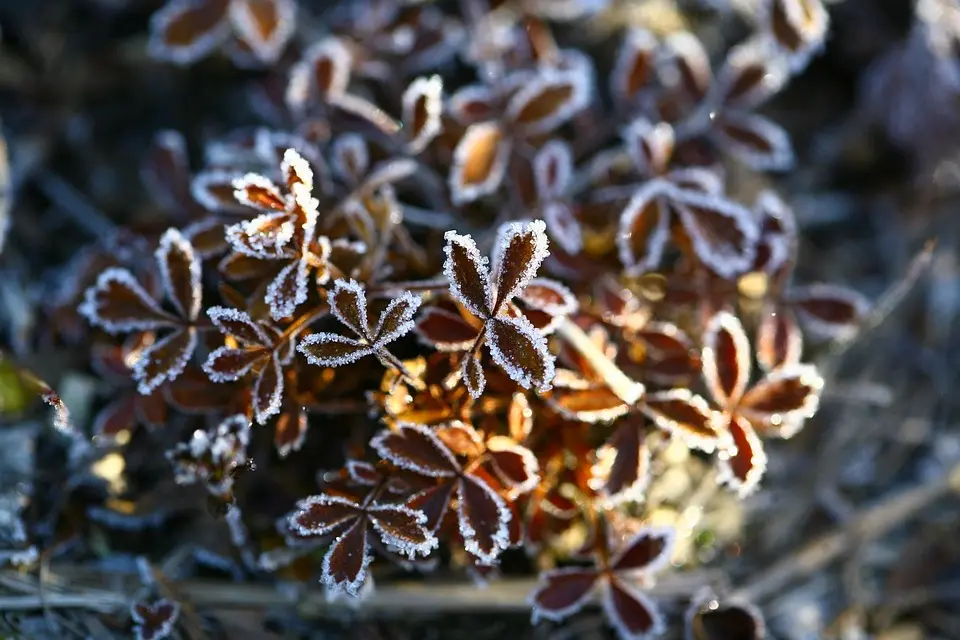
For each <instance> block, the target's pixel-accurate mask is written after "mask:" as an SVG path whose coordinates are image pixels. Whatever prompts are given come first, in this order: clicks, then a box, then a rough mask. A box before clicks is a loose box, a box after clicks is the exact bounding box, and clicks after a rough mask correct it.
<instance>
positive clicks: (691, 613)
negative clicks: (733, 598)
mask: <svg viewBox="0 0 960 640" xmlns="http://www.w3.org/2000/svg"><path fill="white" fill-rule="evenodd" d="M685 618H686V623H687V636H688V637H689V638H690V640H726V639H727V638H742V639H743V640H763V638H765V637H766V625H765V624H764V621H763V615H762V614H761V613H760V610H759V609H757V608H756V607H755V606H753V605H752V604H749V603H746V602H729V601H726V600H722V601H720V602H718V601H717V600H715V599H714V598H712V597H708V598H707V599H706V600H703V601H695V602H694V603H693V605H691V607H690V609H689V610H688V611H687V614H686V616H685Z"/></svg>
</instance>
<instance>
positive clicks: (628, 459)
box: [591, 419, 650, 509]
mask: <svg viewBox="0 0 960 640" xmlns="http://www.w3.org/2000/svg"><path fill="white" fill-rule="evenodd" d="M644 435H645V434H644V429H643V428H642V427H641V425H640V423H639V421H638V420H636V419H626V420H623V421H621V422H620V426H619V427H617V430H616V431H614V432H613V435H611V436H610V439H609V440H608V441H607V443H606V444H604V445H603V446H602V447H600V448H599V449H597V453H596V458H597V461H596V463H595V464H594V465H593V476H594V478H593V482H594V483H595V484H596V485H599V486H597V487H596V488H595V490H596V491H597V493H598V494H599V495H600V497H601V498H602V504H603V505H604V508H607V509H613V508H616V507H617V506H619V505H621V504H624V503H629V502H641V501H642V500H643V499H644V498H645V497H646V492H647V487H648V486H649V485H650V449H649V448H648V447H647V446H646V444H645V443H644ZM591 486H593V483H591Z"/></svg>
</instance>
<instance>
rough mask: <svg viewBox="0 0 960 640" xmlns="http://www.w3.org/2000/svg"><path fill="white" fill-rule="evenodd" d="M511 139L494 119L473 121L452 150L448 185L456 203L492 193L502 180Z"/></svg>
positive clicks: (471, 200) (451, 197)
mask: <svg viewBox="0 0 960 640" xmlns="http://www.w3.org/2000/svg"><path fill="white" fill-rule="evenodd" d="M510 149H511V144H510V140H509V139H508V138H507V137H506V135H505V134H504V131H503V129H501V127H500V125H499V124H498V123H497V122H481V123H477V124H472V125H470V127H469V128H468V129H467V130H466V132H465V133H464V134H463V137H462V138H460V141H459V142H458V143H457V146H456V148H455V149H454V151H453V166H452V167H451V168H450V177H449V180H448V186H449V188H450V199H451V200H452V201H453V204H455V205H461V204H464V203H467V202H473V201H474V200H477V199H478V198H481V197H483V196H486V195H490V194H491V193H494V192H495V191H496V190H497V189H498V188H499V187H500V184H501V183H502V182H503V176H504V174H505V173H506V171H507V163H508V159H509V157H510Z"/></svg>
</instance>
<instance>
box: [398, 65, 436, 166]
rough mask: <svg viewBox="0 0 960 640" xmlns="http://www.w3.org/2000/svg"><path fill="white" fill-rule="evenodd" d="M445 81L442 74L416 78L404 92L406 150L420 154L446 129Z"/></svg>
mask: <svg viewBox="0 0 960 640" xmlns="http://www.w3.org/2000/svg"><path fill="white" fill-rule="evenodd" d="M442 100H443V82H442V81H441V79H440V77H439V76H432V77H430V78H417V79H416V80H414V81H413V82H411V83H410V85H409V86H408V87H407V89H406V91H404V92H403V99H402V103H403V124H404V126H405V127H406V128H407V133H406V138H407V149H408V151H409V152H410V153H414V154H416V153H420V152H421V151H423V150H424V149H425V148H426V147H427V145H429V144H430V143H431V142H432V141H433V139H434V138H436V137H437V135H439V133H440V131H441V129H442V128H443V121H442V119H441V115H442V113H443V103H442Z"/></svg>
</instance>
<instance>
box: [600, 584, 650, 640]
mask: <svg viewBox="0 0 960 640" xmlns="http://www.w3.org/2000/svg"><path fill="white" fill-rule="evenodd" d="M605 587H606V588H605V589H604V591H603V601H602V602H603V610H604V612H605V613H606V614H607V618H608V619H609V620H610V622H611V623H612V624H613V626H614V628H615V629H616V630H617V633H618V634H619V635H620V637H621V638H645V637H647V638H649V637H655V636H658V635H660V634H662V633H663V632H664V630H665V621H664V619H663V616H662V615H661V614H660V611H659V610H658V609H657V606H656V605H655V604H654V603H653V601H652V600H650V598H648V597H647V596H646V595H644V594H643V593H642V592H641V591H640V590H639V589H637V588H636V587H634V586H632V585H631V584H629V583H628V582H627V581H625V580H621V579H620V578H617V577H614V576H611V577H610V578H608V579H607V581H606V583H605Z"/></svg>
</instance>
